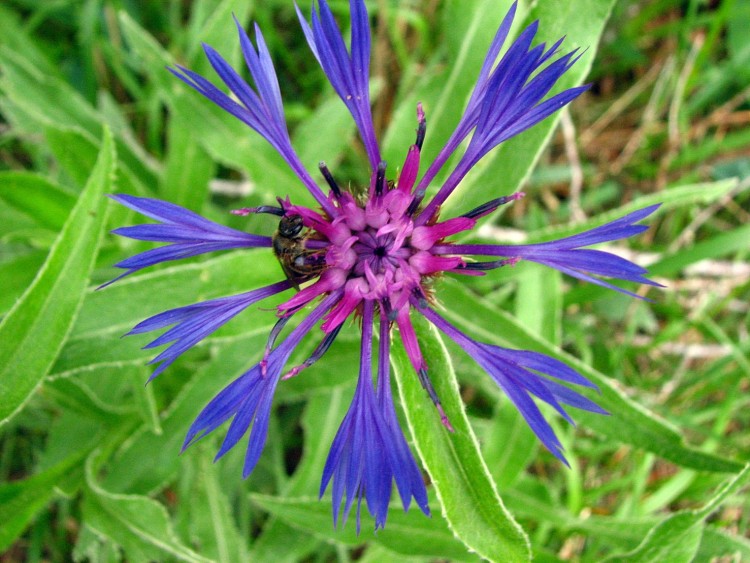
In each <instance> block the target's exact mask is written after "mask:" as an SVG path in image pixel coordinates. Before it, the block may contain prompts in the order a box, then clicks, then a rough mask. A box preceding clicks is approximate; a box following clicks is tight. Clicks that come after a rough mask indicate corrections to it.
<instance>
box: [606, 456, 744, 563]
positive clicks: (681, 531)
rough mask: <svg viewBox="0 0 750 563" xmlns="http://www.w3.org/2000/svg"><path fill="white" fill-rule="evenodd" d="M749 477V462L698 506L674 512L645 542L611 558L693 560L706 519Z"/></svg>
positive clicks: (647, 562)
mask: <svg viewBox="0 0 750 563" xmlns="http://www.w3.org/2000/svg"><path fill="white" fill-rule="evenodd" d="M749 480H750V465H746V466H745V468H744V469H743V470H742V471H741V472H740V473H739V474H737V475H735V476H733V477H731V478H730V479H728V480H727V481H726V482H725V483H724V485H723V486H722V487H721V489H720V490H719V492H717V493H716V495H714V497H713V498H712V499H711V500H709V501H708V502H707V503H706V505H705V506H704V507H703V508H701V509H699V510H689V511H681V512H677V513H675V514H672V515H671V516H670V517H669V518H667V519H666V520H664V521H662V522H660V523H659V524H658V525H656V526H655V527H654V528H652V529H651V531H649V533H648V535H647V536H646V537H645V538H644V540H643V543H641V545H639V546H638V547H637V548H636V549H634V550H633V551H631V552H629V553H625V554H623V555H618V556H614V557H611V558H609V559H608V561H613V562H614V561H623V562H624V561H627V562H628V563H658V562H661V561H670V562H674V563H682V562H684V563H690V562H691V561H693V560H694V558H695V554H696V553H697V552H698V548H699V546H700V543H701V538H702V537H703V528H704V526H705V520H706V518H708V517H709V516H710V515H711V513H713V512H714V511H716V509H718V508H719V506H720V505H721V503H722V502H724V500H726V498H727V497H728V496H729V495H731V494H733V493H734V492H736V491H737V490H738V489H739V488H741V487H742V486H744V485H745V484H746V483H747V482H748V481H749Z"/></svg>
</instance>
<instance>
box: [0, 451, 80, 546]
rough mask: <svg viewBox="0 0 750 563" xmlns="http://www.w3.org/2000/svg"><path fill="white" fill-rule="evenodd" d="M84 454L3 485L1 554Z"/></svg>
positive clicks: (0, 508)
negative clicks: (21, 479) (26, 477)
mask: <svg viewBox="0 0 750 563" xmlns="http://www.w3.org/2000/svg"><path fill="white" fill-rule="evenodd" d="M82 459H83V455H81V454H77V455H73V456H71V457H69V458H67V459H65V460H64V461H61V462H60V463H58V464H57V465H55V466H53V467H50V468H49V469H47V470H46V471H42V472H41V473H37V474H36V475H34V476H32V477H29V478H28V479H24V480H23V481H14V482H12V483H3V484H2V485H0V522H2V523H3V525H2V526H0V551H2V550H5V549H7V548H8V547H10V545H11V544H12V543H13V542H14V541H15V540H16V539H17V538H18V536H20V535H21V533H22V532H23V531H24V530H25V529H26V526H28V525H29V522H31V520H32V519H33V518H34V516H36V514H37V513H38V512H39V511H40V510H41V509H42V508H44V506H45V505H46V504H47V503H48V502H49V501H50V499H52V497H53V496H54V494H55V486H56V485H57V483H58V481H60V480H61V479H63V478H64V477H65V476H66V475H67V474H68V473H69V472H70V470H71V469H72V468H73V467H75V466H76V465H78V464H79V463H80V462H81V460H82Z"/></svg>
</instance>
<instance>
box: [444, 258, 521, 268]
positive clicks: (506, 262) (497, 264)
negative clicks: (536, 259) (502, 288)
mask: <svg viewBox="0 0 750 563" xmlns="http://www.w3.org/2000/svg"><path fill="white" fill-rule="evenodd" d="M520 260H521V258H520V257H519V256H514V257H513V258H505V259H503V260H492V261H491V262H469V263H468V264H464V265H463V266H459V267H458V269H461V270H475V271H484V270H494V269H495V268H501V267H503V266H515V265H516V264H517V263H518V262H519V261H520Z"/></svg>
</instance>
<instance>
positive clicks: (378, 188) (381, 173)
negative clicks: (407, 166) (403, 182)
mask: <svg viewBox="0 0 750 563" xmlns="http://www.w3.org/2000/svg"><path fill="white" fill-rule="evenodd" d="M387 166H388V163H387V162H386V161H385V160H381V161H380V164H378V171H377V175H376V176H375V195H383V192H384V191H385V169H386V167H387Z"/></svg>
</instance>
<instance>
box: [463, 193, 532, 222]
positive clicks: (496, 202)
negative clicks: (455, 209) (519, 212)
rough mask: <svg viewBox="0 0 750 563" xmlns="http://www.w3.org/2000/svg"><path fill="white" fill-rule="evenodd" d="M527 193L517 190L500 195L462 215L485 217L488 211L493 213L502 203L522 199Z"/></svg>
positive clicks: (472, 217)
mask: <svg viewBox="0 0 750 563" xmlns="http://www.w3.org/2000/svg"><path fill="white" fill-rule="evenodd" d="M525 195H526V194H525V193H523V192H516V193H514V194H511V195H506V196H503V197H499V198H497V199H493V200H492V201H488V202H487V203H484V204H482V205H480V206H479V207H477V208H475V209H472V210H471V211H469V212H468V213H464V214H463V215H461V217H466V218H468V219H477V218H479V217H483V216H485V215H487V214H488V213H492V212H493V211H495V209H497V208H498V207H500V206H501V205H505V204H506V203H509V202H511V201H516V200H518V199H521V198H522V197H524V196H525Z"/></svg>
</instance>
